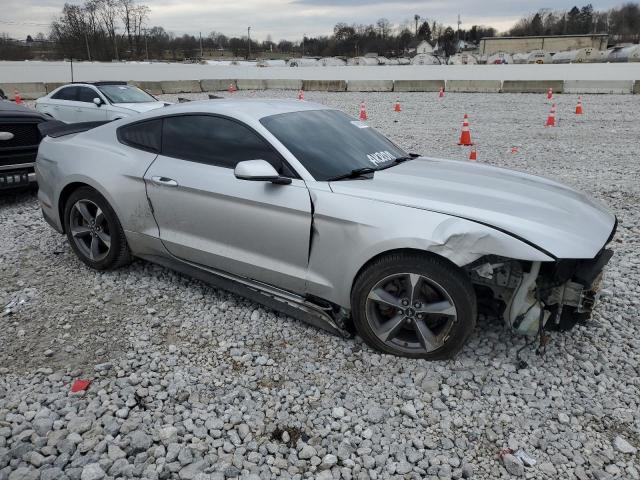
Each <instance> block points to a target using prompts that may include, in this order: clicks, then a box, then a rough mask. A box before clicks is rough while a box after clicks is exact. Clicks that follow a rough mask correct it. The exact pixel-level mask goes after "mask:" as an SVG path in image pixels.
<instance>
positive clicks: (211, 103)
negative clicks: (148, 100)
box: [145, 98, 333, 120]
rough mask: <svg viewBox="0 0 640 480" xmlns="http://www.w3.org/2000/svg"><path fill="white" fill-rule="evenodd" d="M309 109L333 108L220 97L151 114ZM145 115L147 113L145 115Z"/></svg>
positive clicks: (252, 113)
mask: <svg viewBox="0 0 640 480" xmlns="http://www.w3.org/2000/svg"><path fill="white" fill-rule="evenodd" d="M310 110H333V108H331V107H327V106H326V105H322V104H320V103H314V102H306V101H301V100H294V99H280V98H247V99H236V98H220V99H214V100H201V101H195V102H185V103H178V104H174V105H171V106H168V107H166V108H163V109H159V110H153V111H152V112H149V113H151V115H148V116H156V115H158V114H164V115H170V114H179V113H217V114H220V115H228V116H230V117H245V118H253V119H256V120H258V119H260V118H264V117H268V116H271V115H278V114H282V113H293V112H303V111H310ZM145 116H147V115H145Z"/></svg>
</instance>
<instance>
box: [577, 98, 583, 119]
mask: <svg viewBox="0 0 640 480" xmlns="http://www.w3.org/2000/svg"><path fill="white" fill-rule="evenodd" d="M576 115H582V97H578V104H577V105H576Z"/></svg>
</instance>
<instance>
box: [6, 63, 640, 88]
mask: <svg viewBox="0 0 640 480" xmlns="http://www.w3.org/2000/svg"><path fill="white" fill-rule="evenodd" d="M73 66H74V73H75V74H74V79H75V80H76V81H83V80H84V81H90V80H94V81H95V80H125V81H126V80H201V79H205V78H222V79H227V78H234V79H235V78H250V79H252V78H274V79H285V78H293V79H313V80H372V79H375V80H640V63H593V64H572V65H416V66H406V65H388V66H372V67H362V66H341V67H304V68H295V67H265V68H256V67H248V66H217V65H192V64H166V63H153V64H146V63H89V62H82V63H76V62H74V64H73ZM69 67H70V64H69V63H68V62H0V83H9V82H68V81H70V80H71V75H70V68H69Z"/></svg>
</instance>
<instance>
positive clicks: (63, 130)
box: [38, 120, 111, 138]
mask: <svg viewBox="0 0 640 480" xmlns="http://www.w3.org/2000/svg"><path fill="white" fill-rule="evenodd" d="M109 122H111V120H104V121H99V122H81V123H64V122H61V121H60V120H49V121H47V122H42V123H39V124H38V130H40V135H42V137H46V136H49V137H52V138H58V137H64V136H65V135H71V134H73V133H81V132H86V131H87V130H91V129H92V128H96V127H99V126H100V125H104V124H105V123H109Z"/></svg>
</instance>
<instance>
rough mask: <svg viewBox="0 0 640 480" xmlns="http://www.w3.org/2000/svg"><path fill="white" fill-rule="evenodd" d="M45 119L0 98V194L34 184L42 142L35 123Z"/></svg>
mask: <svg viewBox="0 0 640 480" xmlns="http://www.w3.org/2000/svg"><path fill="white" fill-rule="evenodd" d="M47 120H51V119H50V118H49V117H46V116H45V115H43V114H41V113H39V112H36V111H35V110H32V109H30V108H28V107H25V106H23V105H16V104H15V103H13V102H9V101H7V100H1V99H0V191H4V190H8V189H14V188H20V187H26V186H29V185H30V184H35V181H36V174H35V170H34V165H35V161H36V155H37V153H38V145H39V144H40V140H41V139H42V135H41V134H40V132H39V130H38V124H40V123H42V122H46V121H47Z"/></svg>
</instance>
